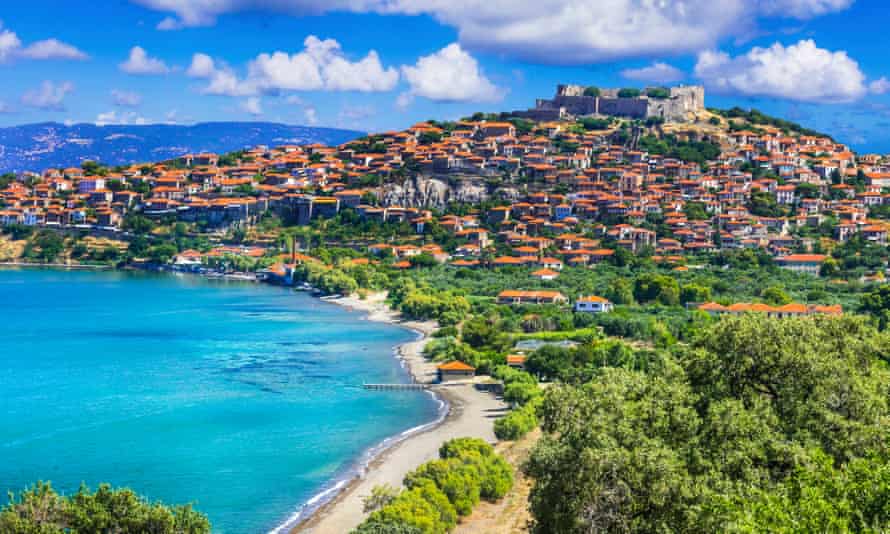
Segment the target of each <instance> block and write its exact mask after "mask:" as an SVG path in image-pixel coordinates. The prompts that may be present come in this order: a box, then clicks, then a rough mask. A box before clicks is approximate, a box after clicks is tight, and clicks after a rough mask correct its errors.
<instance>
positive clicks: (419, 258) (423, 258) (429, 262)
mask: <svg viewBox="0 0 890 534" xmlns="http://www.w3.org/2000/svg"><path fill="white" fill-rule="evenodd" d="M408 261H409V262H410V263H411V266H412V267H435V266H436V265H439V262H438V261H436V258H435V257H433V255H432V254H430V253H429V252H421V253H420V254H417V255H415V256H411V257H410V258H408Z"/></svg>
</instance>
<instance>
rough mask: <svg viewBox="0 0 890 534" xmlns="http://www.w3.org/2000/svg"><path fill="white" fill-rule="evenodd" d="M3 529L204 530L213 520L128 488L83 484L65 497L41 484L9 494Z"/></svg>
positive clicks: (57, 533) (1, 513)
mask: <svg viewBox="0 0 890 534" xmlns="http://www.w3.org/2000/svg"><path fill="white" fill-rule="evenodd" d="M0 532H4V533H6V532H8V533H10V534H12V533H15V534H64V533H69V532H70V533H92V532H96V533H100V532H101V533H111V532H131V533H137V532H140V533H141V532H146V533H148V532H151V533H154V534H206V533H209V532H210V522H209V521H208V520H207V517H206V516H204V515H203V514H201V513H199V512H196V511H195V510H193V509H192V508H191V506H175V507H169V506H165V505H163V504H160V503H151V502H148V501H147V500H145V499H144V498H142V497H140V496H138V495H136V494H135V493H133V491H132V490H129V489H112V488H111V487H110V486H108V485H106V484H103V485H101V486H99V489H97V490H96V491H95V492H91V491H90V490H89V489H87V487H86V486H81V488H80V489H79V490H78V491H77V493H75V494H73V495H70V496H62V495H59V494H58V493H56V491H55V490H54V489H53V488H52V486H51V485H50V484H49V483H44V482H38V483H37V484H35V485H34V486H32V487H30V488H28V489H26V490H25V491H22V492H21V493H19V494H17V495H11V496H10V502H9V504H7V505H6V506H5V507H3V508H2V509H0Z"/></svg>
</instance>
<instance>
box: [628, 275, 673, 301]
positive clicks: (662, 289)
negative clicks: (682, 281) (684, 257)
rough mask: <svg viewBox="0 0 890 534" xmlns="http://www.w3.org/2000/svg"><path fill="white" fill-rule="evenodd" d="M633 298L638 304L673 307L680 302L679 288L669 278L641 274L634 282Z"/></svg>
mask: <svg viewBox="0 0 890 534" xmlns="http://www.w3.org/2000/svg"><path fill="white" fill-rule="evenodd" d="M634 297H635V298H636V299H637V301H638V302H658V303H659V304H664V305H666V306H673V305H676V304H678V303H679V302H680V286H679V284H677V281H676V280H675V279H673V278H671V277H670V276H665V275H660V274H653V273H647V274H642V275H640V276H638V277H637V278H636V280H635V281H634Z"/></svg>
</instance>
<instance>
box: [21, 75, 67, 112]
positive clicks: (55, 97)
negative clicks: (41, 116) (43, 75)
mask: <svg viewBox="0 0 890 534" xmlns="http://www.w3.org/2000/svg"><path fill="white" fill-rule="evenodd" d="M73 90H74V85H73V84H72V83H71V82H62V83H60V84H58V85H56V84H54V83H53V82H51V81H48V80H47V81H44V82H43V83H42V84H40V87H39V88H37V89H32V90H30V91H27V92H26V93H25V94H24V95H22V103H23V104H25V105H26V106H30V107H32V108H37V109H44V110H48V111H65V104H64V100H65V95H67V94H68V93H70V92H71V91H73Z"/></svg>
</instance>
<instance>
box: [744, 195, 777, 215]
mask: <svg viewBox="0 0 890 534" xmlns="http://www.w3.org/2000/svg"><path fill="white" fill-rule="evenodd" d="M748 210H749V211H750V212H751V213H752V214H754V215H759V216H761V217H781V216H783V215H784V213H785V212H784V210H783V209H782V208H781V207H779V204H778V203H777V202H776V198H775V196H773V195H772V194H770V193H768V192H766V191H759V190H752V191H751V196H750V201H749V202H748Z"/></svg>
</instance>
